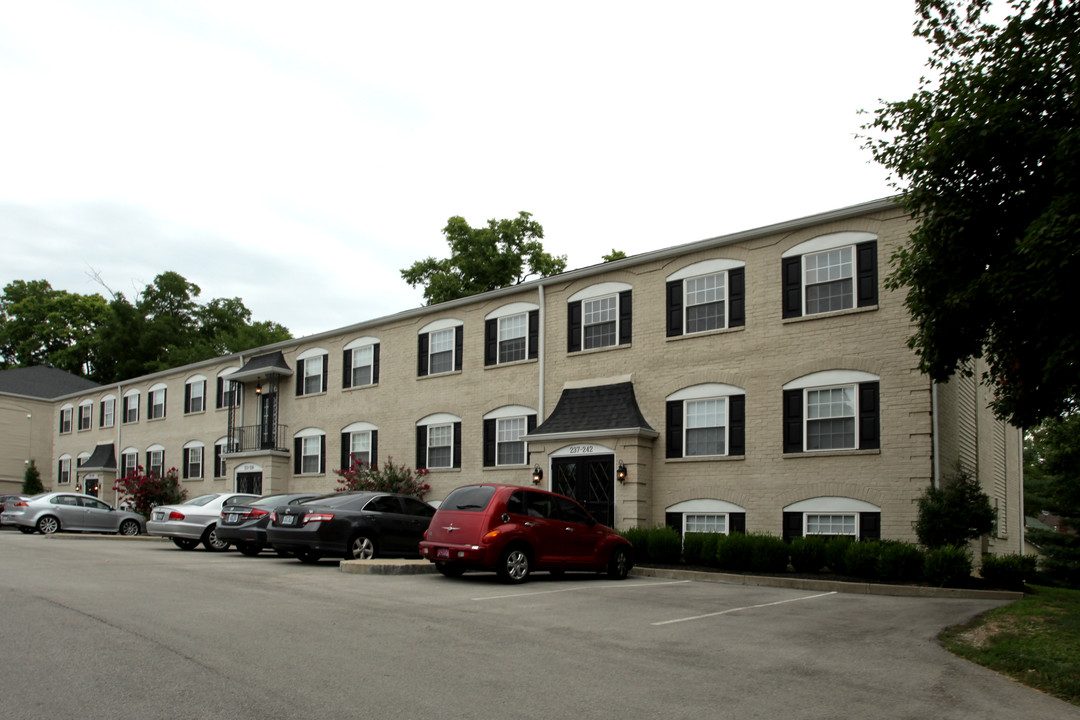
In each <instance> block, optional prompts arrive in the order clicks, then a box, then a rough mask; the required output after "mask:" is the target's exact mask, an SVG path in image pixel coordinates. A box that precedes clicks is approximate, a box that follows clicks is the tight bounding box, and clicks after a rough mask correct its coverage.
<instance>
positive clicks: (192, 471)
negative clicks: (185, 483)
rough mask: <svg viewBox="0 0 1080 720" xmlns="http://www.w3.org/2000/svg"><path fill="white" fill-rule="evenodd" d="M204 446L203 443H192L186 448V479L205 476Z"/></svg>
mask: <svg viewBox="0 0 1080 720" xmlns="http://www.w3.org/2000/svg"><path fill="white" fill-rule="evenodd" d="M203 454H204V446H203V444H202V443H201V442H190V443H188V444H187V445H185V446H184V479H185V480H188V479H194V478H201V477H202V476H203Z"/></svg>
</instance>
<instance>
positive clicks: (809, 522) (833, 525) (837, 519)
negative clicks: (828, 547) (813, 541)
mask: <svg viewBox="0 0 1080 720" xmlns="http://www.w3.org/2000/svg"><path fill="white" fill-rule="evenodd" d="M805 519H806V534H807V535H850V536H851V537H857V536H858V523H857V519H856V515H855V514H854V513H851V514H844V515H826V514H812V513H807V514H806V516H805Z"/></svg>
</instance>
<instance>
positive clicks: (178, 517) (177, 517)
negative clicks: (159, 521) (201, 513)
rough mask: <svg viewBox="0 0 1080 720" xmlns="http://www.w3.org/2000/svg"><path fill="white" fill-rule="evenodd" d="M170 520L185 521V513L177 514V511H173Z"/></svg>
mask: <svg viewBox="0 0 1080 720" xmlns="http://www.w3.org/2000/svg"><path fill="white" fill-rule="evenodd" d="M169 519H170V520H183V519H184V513H179V512H176V511H175V510H173V511H171V512H170V513H169Z"/></svg>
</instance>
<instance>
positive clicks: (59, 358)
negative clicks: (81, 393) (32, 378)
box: [0, 280, 108, 375]
mask: <svg viewBox="0 0 1080 720" xmlns="http://www.w3.org/2000/svg"><path fill="white" fill-rule="evenodd" d="M107 314H108V305H107V303H106V301H105V298H103V297H102V296H100V295H79V294H77V293H69V292H67V291H65V290H56V289H54V288H53V286H52V285H50V284H49V283H48V282H47V281H45V280H31V281H29V282H27V281H24V280H15V281H14V282H11V283H8V284H7V285H6V286H5V287H4V293H3V295H0V369H3V368H11V367H25V366H30V365H52V366H54V367H57V368H60V369H61V370H66V371H67V372H70V373H73V374H75V375H87V374H88V373H89V372H90V369H91V363H92V360H93V356H94V353H95V337H94V335H95V332H96V330H97V328H98V327H99V326H100V325H101V323H102V321H103V320H104V319H105V317H106V316H107Z"/></svg>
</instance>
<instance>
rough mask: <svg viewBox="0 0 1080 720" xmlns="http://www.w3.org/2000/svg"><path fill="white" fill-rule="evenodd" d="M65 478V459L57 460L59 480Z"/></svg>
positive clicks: (57, 477) (57, 476)
mask: <svg viewBox="0 0 1080 720" xmlns="http://www.w3.org/2000/svg"><path fill="white" fill-rule="evenodd" d="M63 478H64V461H63V460H57V461H56V479H57V480H58V481H59V480H62V479H63Z"/></svg>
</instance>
